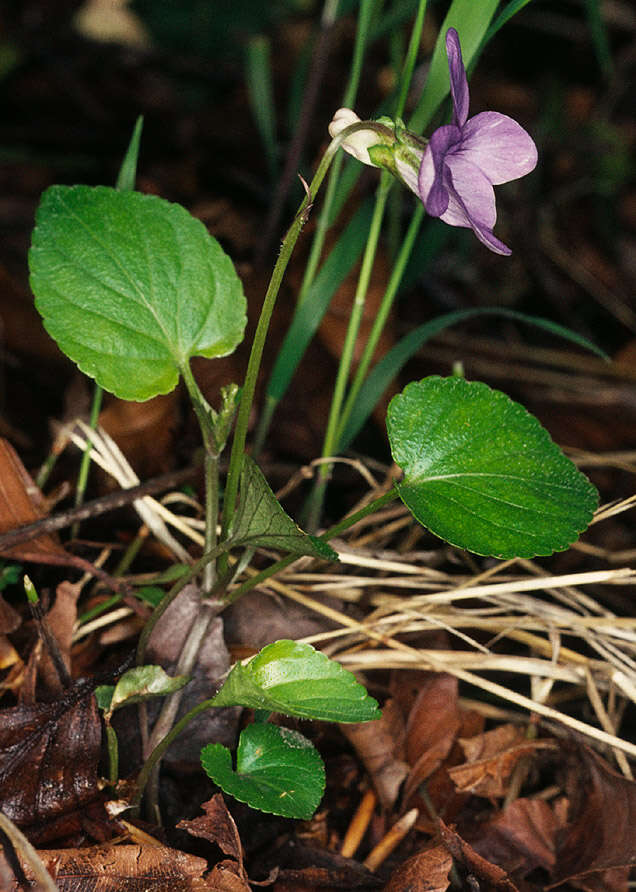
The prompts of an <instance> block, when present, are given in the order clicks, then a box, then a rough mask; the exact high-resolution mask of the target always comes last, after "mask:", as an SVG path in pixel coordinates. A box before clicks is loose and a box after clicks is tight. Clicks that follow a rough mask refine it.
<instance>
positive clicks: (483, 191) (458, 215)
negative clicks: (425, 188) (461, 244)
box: [442, 152, 497, 229]
mask: <svg viewBox="0 0 636 892" xmlns="http://www.w3.org/2000/svg"><path fill="white" fill-rule="evenodd" d="M444 185H445V187H446V189H447V191H448V193H449V196H450V197H449V202H448V208H447V210H446V212H445V213H444V214H442V220H443V221H444V223H448V224H449V225H450V226H470V227H472V228H474V224H475V223H478V225H479V226H480V227H482V228H483V227H485V228H486V229H492V227H493V226H494V225H495V222H496V220H497V208H496V205H495V192H494V189H493V188H492V186H491V185H490V181H489V180H488V177H487V176H486V175H485V174H484V173H483V172H482V171H481V170H480V169H479V168H478V167H477V165H475V164H473V163H472V162H471V161H468V160H467V159H466V158H465V157H464V156H463V155H462V154H461V153H457V154H454V153H452V152H451V153H449V154H448V155H447V156H446V162H445V175H444ZM457 196H459V198H460V199H461V200H460V201H457V200H456V197H457Z"/></svg>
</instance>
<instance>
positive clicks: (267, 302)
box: [221, 125, 361, 569]
mask: <svg viewBox="0 0 636 892" xmlns="http://www.w3.org/2000/svg"><path fill="white" fill-rule="evenodd" d="M355 129H361V128H360V127H358V125H353V126H352V127H350V128H346V129H345V130H343V131H342V133H341V134H339V135H338V136H337V137H336V138H335V139H333V140H332V141H331V143H330V144H329V146H328V147H327V150H326V151H325V154H324V155H323V157H322V159H321V161H320V164H319V166H318V170H317V171H316V173H315V175H314V178H313V180H312V181H311V184H310V186H309V189H308V192H307V195H305V198H304V199H303V201H302V202H301V205H300V207H299V209H298V212H297V214H296V217H295V218H294V222H293V223H292V225H291V226H290V228H289V230H288V231H287V234H286V235H285V238H284V239H283V244H282V246H281V250H280V253H279V255H278V259H277V261H276V265H275V266H274V270H273V272H272V277H271V279H270V282H269V286H268V288H267V292H266V294H265V299H264V301H263V308H262V310H261V315H260V317H259V320H258V325H257V327H256V333H255V334H254V340H253V342H252V349H251V352H250V358H249V361H248V364H247V372H246V374H245V383H244V384H243V390H242V393H241V402H240V405H239V410H238V415H237V418H236V427H235V429H234V439H233V440H232V451H231V453H230V466H229V469H228V475H227V481H226V485H225V497H224V500H223V513H222V519H221V538H222V539H225V538H226V537H227V534H228V530H229V528H230V523H231V521H232V517H233V516H234V511H235V510H236V500H237V497H238V485H239V478H240V474H241V468H242V466H243V453H244V452H245V442H246V440H247V428H248V424H249V417H250V412H251V409H252V403H253V401H254V392H255V390H256V382H257V379H258V373H259V370H260V366H261V359H262V357H263V349H264V347H265V340H266V337H267V331H268V328H269V323H270V319H271V317H272V312H273V310H274V306H275V304H276V298H277V297H278V292H279V290H280V286H281V283H282V280H283V275H284V273H285V270H286V268H287V264H288V263H289V259H290V257H291V254H292V251H293V250H294V247H295V245H296V242H297V241H298V236H299V235H300V233H301V230H302V228H303V226H304V225H305V223H306V221H307V219H308V216H309V212H310V210H311V208H312V206H313V201H314V198H315V196H316V192H317V191H318V189H319V188H320V185H321V183H322V181H323V179H324V177H325V174H326V173H327V170H328V169H329V165H330V164H331V161H332V159H333V156H334V154H335V152H336V151H337V149H338V147H339V146H340V143H341V142H342V141H343V139H346V138H347V136H348V135H350V133H353V132H355ZM224 564H225V561H224V562H222V564H221V566H223V565H224ZM223 569H225V567H224V566H223Z"/></svg>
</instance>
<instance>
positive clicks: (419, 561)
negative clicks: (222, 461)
mask: <svg viewBox="0 0 636 892" xmlns="http://www.w3.org/2000/svg"><path fill="white" fill-rule="evenodd" d="M634 504H636V497H632V498H630V499H626V500H625V501H624V502H621V503H619V504H614V505H611V506H605V507H602V508H600V509H599V511H598V512H597V515H596V517H595V522H602V521H604V520H607V519H608V518H609V517H611V516H614V515H616V514H617V513H620V512H621V511H624V510H627V509H628V508H631V507H632V506H633V505H634ZM413 523H414V521H412V520H411V518H410V515H408V512H407V510H406V509H405V508H402V507H398V508H396V507H395V506H392V507H391V509H390V510H388V511H386V512H385V513H384V514H381V515H377V516H376V517H375V518H374V521H373V526H371V524H370V522H369V518H367V523H366V524H364V525H361V526H363V529H362V530H361V529H360V526H358V527H354V528H353V529H352V530H351V531H350V532H349V536H348V538H347V539H346V540H344V541H339V542H334V543H332V544H334V546H335V547H336V548H337V550H338V552H339V554H340V565H341V566H342V567H343V569H342V572H340V573H334V572H333V565H332V566H331V567H330V568H328V572H320V568H316V569H313V568H312V566H311V564H310V563H309V562H308V561H304V562H303V561H299V562H297V563H296V564H294V565H292V566H291V567H290V568H288V570H287V571H285V573H283V574H281V576H279V577H277V578H276V579H273V580H268V582H267V584H266V586H265V587H266V588H270V589H273V590H275V591H276V592H278V593H279V594H282V595H283V596H285V597H287V598H289V599H290V600H294V601H296V602H297V603H301V604H304V605H305V606H306V607H309V608H310V609H311V610H313V611H316V612H317V613H320V614H322V615H323V616H325V617H326V618H327V619H328V620H329V621H330V622H331V623H333V624H334V626H335V628H333V629H331V630H330V631H326V632H324V633H322V634H318V635H313V636H311V637H310V638H306V639H304V640H305V641H308V642H311V643H313V644H315V645H317V646H320V647H321V649H323V650H324V651H326V652H328V653H329V654H330V655H331V656H333V657H335V658H336V659H337V660H338V661H339V662H341V663H342V664H343V665H345V666H346V667H347V668H349V669H351V670H353V671H356V672H361V673H364V674H366V673H369V672H371V671H372V670H377V669H382V670H386V669H398V670H399V669H419V670H432V671H437V672H448V673H451V674H452V675H454V676H456V677H457V678H458V679H460V680H461V681H464V682H465V683H467V684H468V685H470V686H471V687H472V688H473V690H474V689H478V690H481V691H482V692H484V693H485V694H487V695H490V696H489V698H488V699H491V698H492V697H493V696H494V697H495V698H496V700H497V701H498V702H499V703H500V704H501V705H502V706H504V704H506V703H507V704H509V705H512V706H513V707H517V708H521V709H522V710H523V711H528V712H530V713H534V714H536V715H538V716H540V717H542V718H543V719H544V720H545V721H546V722H548V724H550V725H551V727H552V729H553V731H555V732H556V733H559V726H566V727H567V728H569V729H571V731H573V732H575V733H577V734H580V735H583V736H584V737H585V738H587V739H588V741H589V742H595V743H596V744H597V745H601V747H602V748H603V749H610V750H611V751H612V752H613V753H614V756H615V759H616V763H617V765H618V767H619V768H620V770H621V771H622V772H623V773H624V774H625V775H626V776H627V777H631V771H630V767H629V763H628V761H627V759H626V756H625V754H628V755H631V756H636V743H634V742H632V741H630V740H628V739H625V738H623V737H621V736H620V721H621V718H622V715H623V712H624V709H625V706H626V704H627V703H628V702H629V701H634V702H636V617H633V616H617V615H616V614H615V613H614V612H612V611H611V610H609V609H608V608H607V607H606V606H604V604H603V602H602V596H601V595H599V594H597V592H598V586H600V585H603V586H620V587H624V586H631V585H633V584H634V582H635V581H636V571H635V570H633V569H631V568H630V567H618V568H617V567H615V566H612V567H605V568H600V569H596V570H592V571H589V570H585V571H581V572H571V573H567V574H557V575H550V574H548V573H547V572H546V571H545V570H544V569H543V568H541V567H539V566H538V565H537V564H536V563H534V562H532V561H527V560H521V559H518V560H511V561H505V562H498V563H496V564H494V565H492V566H489V567H488V568H487V569H486V570H483V571H480V570H479V569H478V568H475V571H474V572H458V573H449V572H445V571H444V570H442V569H440V568H441V567H447V566H449V565H452V564H451V562H450V561H449V560H448V558H449V555H450V554H451V552H450V551H449V549H448V547H446V546H443V547H442V548H440V549H439V550H437V551H436V552H430V551H427V552H412V553H410V554H408V555H403V554H402V553H401V551H400V544H399V542H397V532H398V531H401V530H405V529H406V530H407V535H409V533H408V528H410V527H411V525H412V524H413ZM361 543H362V544H361ZM610 558H611V555H604V560H605V563H608V562H611V561H610ZM587 560H589V558H588V559H587ZM471 563H472V557H471V556H467V558H466V562H465V563H464V565H463V566H464V568H467V569H468V570H470V566H471ZM431 564H436V565H437V566H431ZM326 595H330V596H333V597H334V598H338V599H340V600H341V601H345V602H350V603H355V604H356V605H357V607H358V611H357V613H358V615H361V613H360V611H361V609H362V610H363V612H364V618H363V619H354V618H352V617H351V616H349V615H348V614H347V613H345V612H344V609H343V610H336V609H334V608H333V607H330V606H328V605H326V604H325V603H324V597H325V596H326ZM440 630H443V631H444V632H445V633H446V638H447V640H448V641H449V642H452V647H449V648H448V649H442V650H440V649H438V648H436V647H427V646H426V644H427V642H430V641H431V636H430V633H431V632H439V631H440ZM427 633H429V634H428V635H427ZM493 673H496V678H497V680H496V681H495V680H493V678H492V674H493ZM502 676H503V677H504V678H506V679H507V678H509V679H510V680H509V682H507V683H502V682H501V677H502ZM526 692H529V693H526ZM471 696H473V700H472V701H471V703H472V705H473V707H475V705H477V706H478V707H479V705H480V700H479V696H477V699H475V698H474V695H473V694H471ZM582 699H586V700H587V703H588V707H586V708H583V709H581V703H580V701H581V700H582ZM568 706H570V707H571V709H572V711H573V712H576V713H577V714H578V715H581V714H586V713H589V714H591V715H593V716H595V718H596V722H592V721H583V720H582V719H580V718H576V717H574V716H572V715H570V714H569V710H568V711H565V710H566V709H567V707H568ZM564 707H565V708H564ZM483 709H484V712H485V713H488V714H490V712H492V709H493V706H492V703H483ZM495 710H496V707H495Z"/></svg>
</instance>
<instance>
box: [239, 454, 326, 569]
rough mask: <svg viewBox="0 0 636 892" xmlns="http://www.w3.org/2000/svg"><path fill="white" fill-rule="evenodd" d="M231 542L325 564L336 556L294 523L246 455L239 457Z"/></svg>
mask: <svg viewBox="0 0 636 892" xmlns="http://www.w3.org/2000/svg"><path fill="white" fill-rule="evenodd" d="M231 539H232V543H233V544H235V545H251V546H258V545H261V546H263V547H264V548H277V549H281V550H283V551H288V552H290V553H291V554H306V555H309V556H310V557H317V558H321V559H322V560H326V561H337V560H338V553H337V552H336V551H334V550H333V548H332V547H331V546H330V545H328V544H327V543H326V542H324V541H323V540H322V539H318V538H316V537H315V536H310V535H309V534H308V533H305V532H303V530H301V529H300V527H299V526H298V525H297V524H296V523H294V521H293V520H292V519H291V517H290V516H289V514H287V512H286V511H285V510H284V508H283V506H282V505H281V504H280V502H279V501H278V499H277V498H276V496H275V495H274V493H273V492H272V490H271V489H270V486H269V484H268V482H267V480H266V479H265V477H264V476H263V473H262V471H261V469H260V468H259V467H258V465H257V464H256V462H255V461H254V460H253V459H252V458H250V456H249V455H244V456H243V469H242V471H241V487H240V499H239V507H238V510H237V512H236V516H235V519H234V523H233V525H232V531H231Z"/></svg>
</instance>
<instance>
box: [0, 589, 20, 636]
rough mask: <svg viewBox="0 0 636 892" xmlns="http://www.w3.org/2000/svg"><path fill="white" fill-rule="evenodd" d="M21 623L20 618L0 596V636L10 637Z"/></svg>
mask: <svg viewBox="0 0 636 892" xmlns="http://www.w3.org/2000/svg"><path fill="white" fill-rule="evenodd" d="M21 623H22V617H21V616H20V614H19V613H18V611H17V610H14V608H13V607H12V606H11V605H10V604H7V602H6V601H5V600H4V598H3V597H2V595H0V634H2V635H10V634H11V632H15V630H16V629H18V628H19V627H20V625H21Z"/></svg>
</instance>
